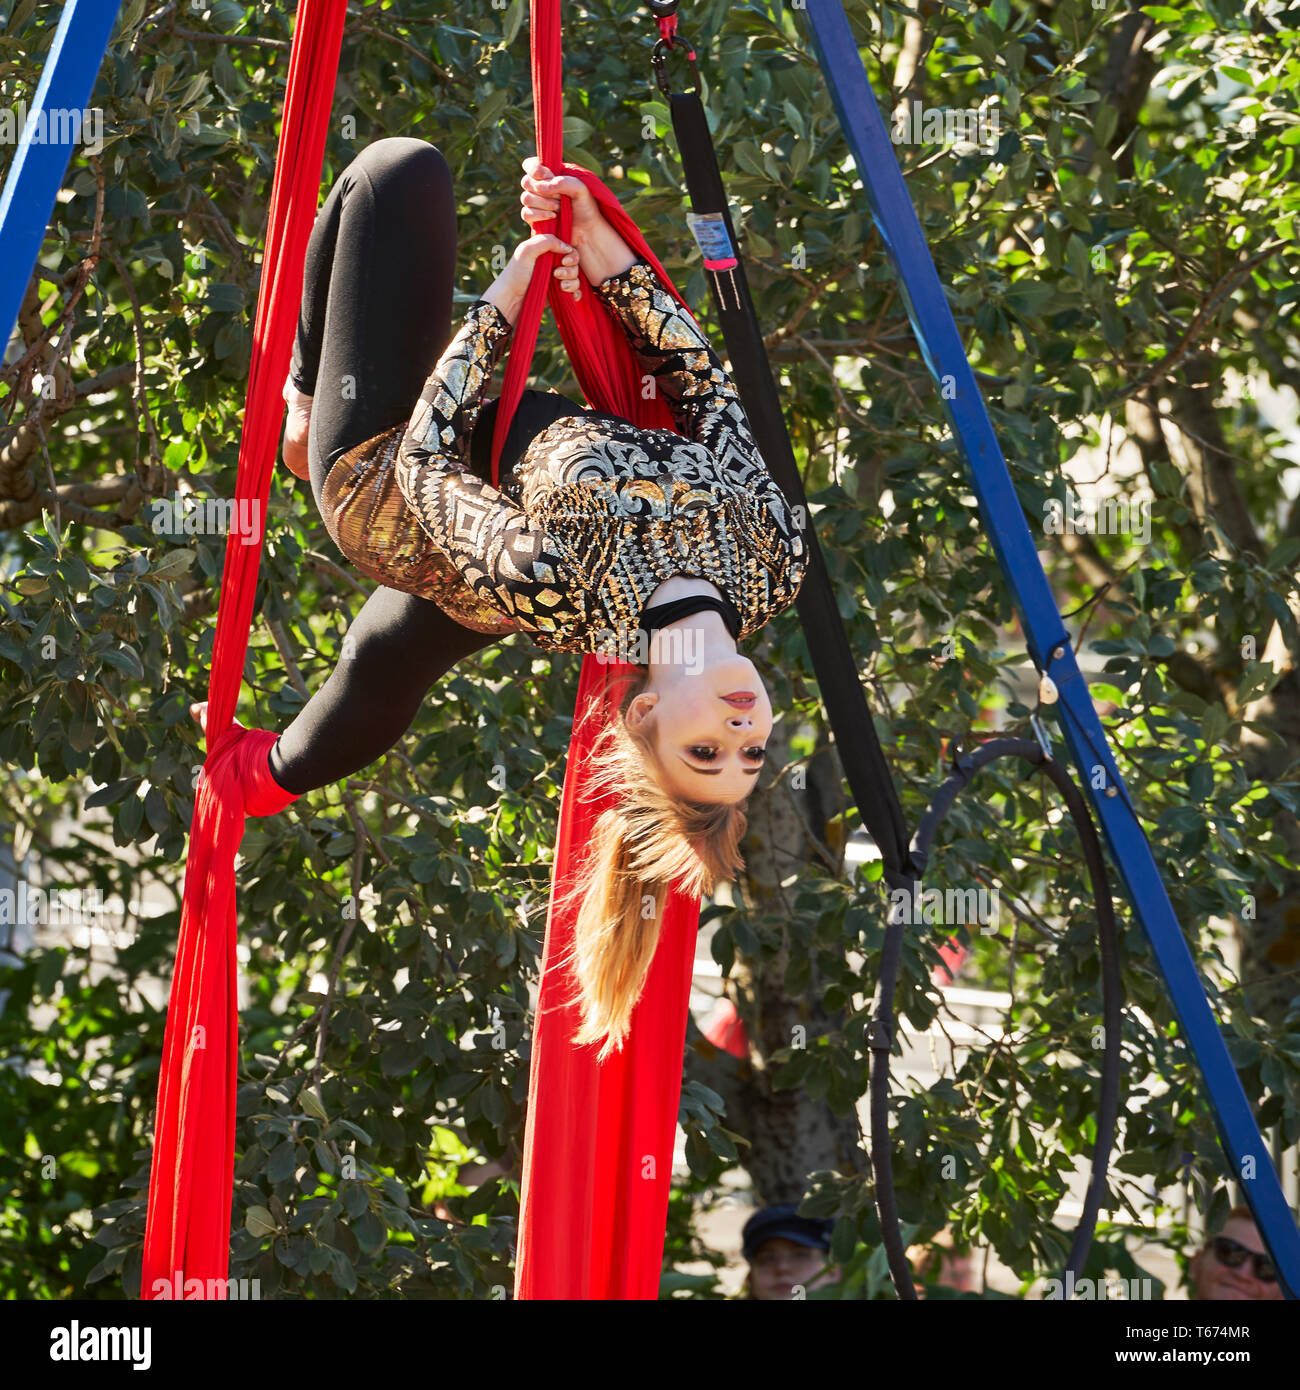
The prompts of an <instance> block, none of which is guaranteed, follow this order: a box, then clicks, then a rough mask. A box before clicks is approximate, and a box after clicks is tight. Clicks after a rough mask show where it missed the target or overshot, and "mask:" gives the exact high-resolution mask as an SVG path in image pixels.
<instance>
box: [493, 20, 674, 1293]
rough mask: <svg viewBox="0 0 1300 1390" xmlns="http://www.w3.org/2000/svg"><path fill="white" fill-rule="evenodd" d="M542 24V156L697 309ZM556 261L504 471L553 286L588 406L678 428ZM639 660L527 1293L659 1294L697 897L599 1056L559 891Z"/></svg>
mask: <svg viewBox="0 0 1300 1390" xmlns="http://www.w3.org/2000/svg"><path fill="white" fill-rule="evenodd" d="M530 25H531V36H532V64H533V116H534V122H535V125H536V135H537V154H538V158H539V159H540V161H541V163H542V164H543V165H544V166H545V167H546V168H547V169H549V170H550V172H551V173H552V174H572V175H574V176H575V177H576V178H579V179H581V180H582V181H583V182H584V183H585V184H586V185H587V187H588V188H590V189H591V191H592V192H593V193H594V194H595V196H596V199H597V201H598V202H599V204H600V207H601V211H602V213H603V214H604V216H605V218H606V220H607V221H608V222H609V223H610V224H611V225H612V226H613V227H614V229H615V230H616V231H617V232H618V233H619V234H620V235H621V236H622V237H623V239H624V241H626V242H627V244H628V245H629V246H630V247H631V248H632V250H633V251H634V252H636V254H637V255H638V256H640V257H642V258H643V259H644V260H645V261H647V262H648V263H649V264H650V265H651V266H653V267H654V270H655V273H656V274H657V275H658V277H659V279H660V280H661V281H662V283H663V285H664V288H665V289H666V290H668V291H669V292H670V293H671V294H672V295H673V297H674V298H675V299H676V300H677V301H678V303H679V304H681V305H682V307H683V308H684V309H686V310H687V312H689V306H688V305H687V304H686V301H685V300H684V299H683V298H682V296H681V295H680V294H679V293H678V291H677V288H676V286H674V285H673V283H672V281H671V280H670V279H669V278H668V274H667V272H666V271H665V270H664V268H663V266H662V265H661V264H660V263H659V261H658V260H657V259H656V257H655V255H654V253H653V252H652V251H651V250H650V247H649V246H648V245H647V244H646V240H645V238H644V237H643V236H642V235H641V232H640V230H639V228H638V227H637V225H636V223H635V222H633V221H632V219H631V218H630V217H629V216H628V215H627V213H625V212H624V211H623V208H622V206H621V205H620V204H619V201H618V199H617V198H616V197H615V196H614V194H613V193H611V192H610V190H609V189H608V188H606V187H605V185H604V184H603V183H602V182H601V180H600V179H598V178H597V177H596V176H595V175H594V174H592V173H590V172H589V171H587V170H586V169H583V168H582V167H581V166H579V165H575V164H566V163H565V162H564V126H563V117H562V112H561V79H562V62H563V57H562V45H561V34H560V0H531V17H530ZM557 222H558V226H557ZM572 222H573V208H572V204H571V202H570V200H569V199H568V198H561V200H560V212H559V217H558V218H551V219H549V221H548V222H545V223H542V222H538V223H534V224H533V231H535V232H539V231H554V232H556V233H557V235H559V236H560V237H561V238H562V239H563V240H565V241H568V240H570V234H571V229H572ZM556 264H557V259H556V256H555V254H554V253H548V254H547V255H545V256H541V257H539V258H538V260H537V263H536V266H535V268H534V273H533V278H532V282H531V284H530V285H529V288H528V293H527V296H526V297H525V299H524V304H523V308H522V309H521V311H520V314H519V320H518V322H517V323H516V325H515V331H514V335H513V339H512V342H511V347H510V357H509V361H508V363H507V367H506V374H505V380H504V383H503V385H502V388H501V405H500V407H499V408H498V411H497V419H496V426H495V430H494V434H493V448H492V476H493V480H494V481H495V480H496V478H497V464H498V460H499V458H500V452H501V447H502V445H503V444H504V442H505V438H506V433H507V431H508V430H509V428H510V419H511V417H512V416H513V414H514V411H515V407H516V405H517V404H518V403H519V399H520V397H521V396H522V394H523V390H524V386H525V385H526V383H527V378H528V370H529V366H530V365H531V363H532V358H533V351H534V348H535V347H536V343H537V330H538V325H539V324H540V322H541V315H542V308H543V304H544V302H545V301H547V300H549V303H550V306H551V312H552V313H553V314H554V315H555V321H556V326H557V327H558V329H559V332H560V339H561V341H562V342H563V343H564V347H565V349H566V351H567V352H568V354H569V358H570V360H571V361H572V363H573V369H574V374H575V376H576V377H577V379H578V383H579V385H580V386H581V387H582V389H583V392H584V393H585V395H586V397H587V400H588V401H589V402H590V404H591V405H592V406H593V407H594V408H595V409H597V410H604V411H608V412H610V413H611V414H614V415H620V416H622V417H623V418H624V419H625V420H631V421H632V423H633V424H636V425H640V426H641V427H642V428H645V429H674V428H675V426H674V424H673V419H672V414H671V412H670V411H669V409H668V407H667V404H666V403H665V401H664V400H663V398H662V397H661V396H660V395H659V394H658V393H657V392H652V393H650V395H649V399H646V394H647V392H646V390H644V389H643V381H642V368H641V365H640V363H639V362H638V361H637V358H636V355H635V353H633V351H632V349H631V347H630V346H629V344H628V341H627V337H626V335H625V333H624V331H623V328H622V326H621V325H620V324H619V323H618V322H617V321H616V320H615V318H614V317H613V315H612V314H611V313H610V311H609V310H608V309H607V308H606V307H605V306H604V304H603V303H601V302H600V301H599V299H598V298H597V296H596V295H595V294H594V293H593V292H592V289H591V287H590V284H589V283H588V282H587V281H586V279H585V277H583V281H582V283H583V294H582V299H581V300H579V301H575V300H574V299H573V298H572V297H571V296H570V295H568V294H565V293H564V292H563V291H562V290H560V289H559V288H558V286H557V284H556V281H555V276H554V274H553V272H554V268H555V265H556ZM651 384H653V383H651ZM628 669H629V668H627V667H625V666H620V665H615V664H610V663H603V662H601V661H600V660H598V659H597V658H596V657H594V656H588V657H586V658H585V659H584V660H583V664H582V673H581V678H580V681H579V686H578V701H577V708H576V710H575V714H574V736H573V741H572V744H571V745H570V749H569V763H568V771H567V773H566V775H565V780H564V794H563V797H562V800H561V805H560V827H559V833H558V836H557V839H556V845H555V869H554V873H553V875H552V880H551V912H550V915H549V917H548V919H547V924H546V945H545V949H544V952H543V959H542V982H541V987H540V991H539V994H538V1007H537V1018H536V1023H535V1026H534V1032H533V1051H532V1063H531V1071H530V1075H529V1086H528V1120H527V1128H526V1131H525V1140H524V1163H523V1183H522V1188H521V1193H520V1216H519V1240H518V1246H517V1250H516V1259H515V1297H516V1298H521V1299H524V1298H528V1299H533V1298H564V1299H653V1298H656V1297H657V1296H658V1292H659V1274H660V1269H661V1267H662V1265H663V1248H664V1227H665V1223H666V1220H667V1215H668V1193H669V1185H670V1180H671V1177H672V1156H673V1136H674V1134H675V1132H676V1122H677V1110H678V1103H679V1101H680V1098H681V1079H682V1052H683V1048H684V1045H685V1039H686V1012H687V1005H688V1001H689V998H690V987H691V972H692V963H693V959H694V953H695V938H696V932H697V929H698V927H699V909H700V904H699V898H698V897H695V896H694V895H688V894H685V893H682V892H681V891H679V890H677V889H676V888H674V889H673V890H672V891H671V892H670V893H669V895H668V898H667V901H666V904H665V909H664V921H663V924H662V927H661V934H660V940H659V946H658V948H657V950H656V952H655V958H654V962H653V964H652V965H651V969H650V976H649V979H648V981H647V984H646V988H645V991H644V993H643V995H642V997H641V999H640V1001H639V1002H638V1004H637V1007H636V1010H635V1012H634V1013H633V1015H632V1020H631V1032H630V1034H629V1036H628V1038H627V1039H626V1040H625V1042H624V1045H623V1048H622V1049H621V1051H619V1052H617V1053H615V1054H614V1055H613V1056H611V1057H609V1058H608V1059H607V1060H606V1061H605V1062H604V1063H598V1062H597V1061H596V1053H597V1051H598V1048H597V1047H596V1045H594V1044H593V1045H591V1046H588V1047H581V1048H579V1047H575V1046H573V1044H572V1043H571V1042H570V1041H569V1039H570V1037H571V1036H572V1035H573V1032H574V1030H575V1029H576V1027H577V1024H578V1012H577V1009H576V1006H575V1005H573V1004H570V1003H565V1002H564V1001H565V1000H566V999H572V998H573V997H574V996H575V995H576V983H575V981H574V979H573V975H572V972H571V971H570V970H568V969H566V968H563V967H562V966H561V965H560V964H559V962H560V960H562V959H563V957H564V955H565V953H566V952H567V950H568V949H569V947H570V946H571V944H572V941H573V929H574V923H575V920H576V916H577V914H576V911H573V910H569V911H563V912H562V911H557V910H556V907H555V902H556V898H557V890H558V891H563V890H564V889H566V888H567V887H568V886H569V884H570V883H571V882H572V880H573V877H574V875H575V874H576V872H577V870H578V867H579V862H580V856H581V854H582V851H583V849H584V848H585V846H586V845H587V844H588V842H589V840H590V837H591V831H592V828H593V827H594V825H595V822H596V819H597V817H598V816H599V814H600V812H601V810H603V809H604V806H605V805H606V804H607V802H606V801H604V800H600V801H597V800H592V799H590V791H591V788H590V776H589V766H590V760H589V758H588V757H587V756H586V754H587V752H588V751H589V750H590V748H591V747H592V744H593V742H594V740H595V737H596V734H597V732H598V730H599V729H600V727H601V725H602V724H603V723H607V722H608V721H610V720H612V719H614V718H615V717H616V716H617V713H618V711H617V695H616V692H615V690H614V689H612V688H611V681H612V679H613V677H614V675H615V674H616V673H617V672H619V671H626V670H628Z"/></svg>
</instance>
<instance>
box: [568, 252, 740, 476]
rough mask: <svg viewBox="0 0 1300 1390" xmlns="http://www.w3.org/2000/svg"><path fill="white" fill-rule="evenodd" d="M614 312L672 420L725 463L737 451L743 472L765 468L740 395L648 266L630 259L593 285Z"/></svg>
mask: <svg viewBox="0 0 1300 1390" xmlns="http://www.w3.org/2000/svg"><path fill="white" fill-rule="evenodd" d="M595 289H596V293H597V294H598V295H600V297H601V298H602V299H603V300H604V301H605V303H606V304H607V305H608V306H609V308H610V309H611V310H612V311H613V312H614V314H616V315H617V317H618V319H619V321H620V322H621V323H622V325H623V328H624V331H625V332H626V334H627V339H628V343H629V345H630V346H631V348H632V351H633V352H634V353H635V354H636V357H637V360H638V361H639V362H640V363H641V365H642V366H643V367H644V368H645V370H646V372H647V374H648V375H649V376H651V377H652V378H653V380H654V383H655V389H656V390H657V391H659V392H661V393H662V395H663V398H664V400H665V401H666V402H667V405H668V408H669V410H670V411H671V412H672V416H673V423H674V424H675V425H676V426H677V428H678V429H679V430H680V431H681V432H682V433H683V434H684V435H685V436H686V437H687V438H688V439H692V440H695V441H696V443H699V444H703V445H704V446H705V447H706V448H708V449H709V450H711V451H712V452H713V453H714V454H716V455H717V456H718V457H719V458H720V459H721V460H722V461H723V463H724V465H725V464H727V462H728V459H729V458H731V457H732V456H733V455H735V454H737V453H739V454H740V455H742V457H741V458H740V459H739V460H737V462H738V463H739V465H740V467H741V470H742V471H743V472H745V473H749V472H751V471H752V469H753V468H754V466H755V463H756V462H757V463H758V465H759V466H760V467H762V466H764V465H763V464H762V459H761V456H760V455H759V452H758V446H757V444H756V443H755V442H754V437H753V435H752V434H751V433H750V429H749V421H748V420H747V419H746V418H745V411H744V408H743V407H742V406H741V404H740V395H739V393H738V392H737V391H736V388H735V386H734V385H733V384H732V381H731V378H730V377H729V376H728V375H727V371H726V368H725V367H723V365H722V361H721V359H720V358H719V357H718V355H717V353H716V352H714V350H713V348H712V346H711V345H710V343H709V340H708V339H707V338H706V337H705V336H704V334H703V333H702V332H701V331H700V329H699V326H698V325H697V324H696V322H695V320H694V319H693V318H692V317H691V316H690V314H688V313H687V312H686V310H685V309H683V308H682V306H681V304H679V303H678V301H677V300H676V299H675V298H674V297H673V296H672V295H671V294H669V293H668V291H667V290H666V289H664V287H663V285H662V284H661V283H660V281H659V277H658V275H656V274H655V271H654V269H653V267H652V266H651V265H650V264H649V262H647V261H642V260H634V262H633V264H632V265H630V266H629V267H627V268H626V269H624V270H623V271H621V272H619V273H617V274H615V275H613V276H611V277H610V278H609V279H607V280H605V281H604V282H603V283H602V284H598V285H596V286H595Z"/></svg>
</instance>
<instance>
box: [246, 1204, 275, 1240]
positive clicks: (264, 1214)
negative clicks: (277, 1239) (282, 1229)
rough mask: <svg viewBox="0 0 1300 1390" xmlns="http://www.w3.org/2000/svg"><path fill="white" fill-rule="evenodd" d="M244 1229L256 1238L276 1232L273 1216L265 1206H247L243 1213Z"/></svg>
mask: <svg viewBox="0 0 1300 1390" xmlns="http://www.w3.org/2000/svg"><path fill="white" fill-rule="evenodd" d="M244 1229H245V1230H246V1231H247V1232H248V1233H249V1234H250V1235H252V1236H254V1237H256V1238H257V1239H258V1240H264V1239H265V1238H266V1237H267V1236H270V1235H274V1234H275V1232H276V1229H277V1227H276V1224H275V1218H274V1217H273V1216H272V1215H271V1213H270V1212H269V1211H267V1209H266V1208H265V1207H249V1209H248V1210H247V1211H246V1212H245V1213H244Z"/></svg>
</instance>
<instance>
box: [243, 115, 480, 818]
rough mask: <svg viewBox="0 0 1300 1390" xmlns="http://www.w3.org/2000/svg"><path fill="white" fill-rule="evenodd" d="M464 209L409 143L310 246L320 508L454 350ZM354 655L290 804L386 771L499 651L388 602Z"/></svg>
mask: <svg viewBox="0 0 1300 1390" xmlns="http://www.w3.org/2000/svg"><path fill="white" fill-rule="evenodd" d="M455 278H456V202H455V196H454V194H453V191H452V181H451V171H450V169H449V168H448V167H447V161H446V159H445V158H444V157H443V155H442V152H441V151H440V150H439V149H437V148H436V146H434V145H430V144H428V143H427V142H426V141H424V140H415V139H411V138H408V137H405V136H401V137H396V138H392V139H384V140H378V141H376V142H375V143H374V144H371V145H369V146H367V147H366V149H364V150H363V151H362V152H361V153H360V154H359V155H358V156H357V157H356V159H354V160H353V161H352V163H351V164H349V165H348V167H347V168H346V169H345V170H344V171H343V173H342V174H341V175H340V176H339V179H338V181H337V182H336V183H335V185H334V187H333V188H332V189H331V190H330V193H329V196H328V197H327V198H326V200H325V204H324V206H323V207H322V209H321V211H320V214H319V216H318V217H317V219H316V225H315V227H314V229H313V231H312V234H311V240H310V241H309V243H308V246H307V261H306V267H305V272H304V278H303V297H302V312H301V314H300V316H299V320H298V334H297V340H296V342H295V344H294V351H293V366H292V369H291V377H292V380H293V383H294V385H295V386H297V388H298V389H299V390H300V391H302V392H304V393H305V394H307V395H311V396H313V397H314V398H315V399H314V401H313V404H312V414H311V430H310V436H309V439H308V457H309V462H310V466H311V487H312V492H313V494H314V495H315V498H316V502H317V505H318V506H319V505H320V496H321V485H322V483H323V482H324V479H325V475H326V473H327V472H328V471H329V468H330V466H331V465H332V464H333V463H334V462H335V461H336V460H337V459H338V458H339V456H340V455H341V454H343V453H345V452H346V451H347V450H348V449H350V448H353V447H354V446H356V445H357V444H360V443H362V442H364V441H365V440H367V439H371V438H373V437H374V436H375V435H377V434H380V433H382V432H383V431H384V430H386V429H388V428H389V427H390V426H392V425H395V424H397V423H398V422H399V421H403V420H406V419H409V417H410V414H411V411H412V410H413V409H414V407H415V403H416V401H417V400H418V399H419V396H420V392H421V391H422V390H423V389H424V383H425V381H426V380H427V378H428V375H429V373H430V372H431V371H432V370H433V367H434V365H435V364H436V363H437V361H438V359H439V357H441V356H442V353H443V351H444V350H445V348H446V346H447V344H448V343H449V342H450V341H451V334H452V328H451V309H452V291H453V287H454V284H455ZM348 635H349V637H350V638H351V639H352V640H351V642H350V643H349V648H350V653H349V655H348V656H346V657H345V658H344V659H343V660H341V661H340V662H339V664H338V666H337V667H335V669H334V672H333V674H332V675H331V676H330V677H329V679H328V680H327V681H326V682H325V684H324V685H323V686H322V687H321V689H320V690H318V691H317V692H316V694H315V695H313V696H312V698H311V700H310V701H309V702H308V703H307V705H306V706H305V707H304V708H303V710H302V712H301V713H300V714H299V715H298V717H297V718H296V719H295V720H294V721H293V723H292V724H290V725H289V727H288V728H287V729H286V730H285V731H284V732H283V733H282V734H281V735H280V738H279V740H278V742H277V743H276V745H275V747H274V748H273V749H272V750H271V754H270V758H269V762H270V767H271V771H272V773H273V774H274V776H275V779H276V781H277V782H279V783H280V785H281V786H282V787H284V788H285V790H286V791H290V792H296V793H299V794H301V793H303V792H307V791H312V790H313V789H315V788H316V787H323V786H327V785H328V784H329V783H331V782H337V781H339V780H340V779H341V778H343V777H346V776H348V775H349V774H350V773H353V772H356V771H357V770H358V769H360V768H363V767H365V766H367V765H368V764H369V763H372V762H374V761H375V759H377V758H379V757H382V756H383V754H384V753H386V752H387V751H388V749H390V748H391V747H392V746H393V745H394V744H395V743H396V742H397V741H398V739H400V738H401V736H402V735H403V734H404V733H405V732H406V730H407V729H408V728H409V727H410V723H411V721H412V719H414V718H415V714H416V711H417V710H418V709H419V707H420V703H421V701H422V700H423V699H424V696H425V694H426V693H427V691H428V690H429V688H430V686H432V685H433V684H434V682H435V681H437V680H438V679H439V678H440V677H441V676H442V675H444V674H445V673H446V672H447V671H448V670H449V669H450V668H451V667H452V666H453V665H455V663H456V662H457V661H459V660H460V659H461V658H462V657H464V656H468V655H469V654H470V653H471V652H476V651H479V650H481V649H482V648H483V647H486V646H490V645H491V644H492V643H494V642H497V641H500V640H501V639H500V637H497V636H493V635H491V634H486V633H481V632H472V631H470V629H468V628H465V627H462V626H461V625H460V624H459V623H457V622H455V621H453V620H452V619H451V618H449V617H448V616H447V615H446V614H445V613H444V612H443V611H442V609H441V608H439V607H438V605H437V604H436V603H434V602H432V600H430V599H424V598H417V597H416V596H415V595H413V594H406V593H402V592H400V591H399V590H397V589H388V588H380V589H376V590H375V592H374V593H373V594H371V596H370V597H369V598H368V599H367V600H366V602H365V604H364V606H363V607H362V609H361V612H360V613H358V614H357V617H356V618H355V620H354V621H353V623H352V625H351V627H350V628H349V630H348Z"/></svg>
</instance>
